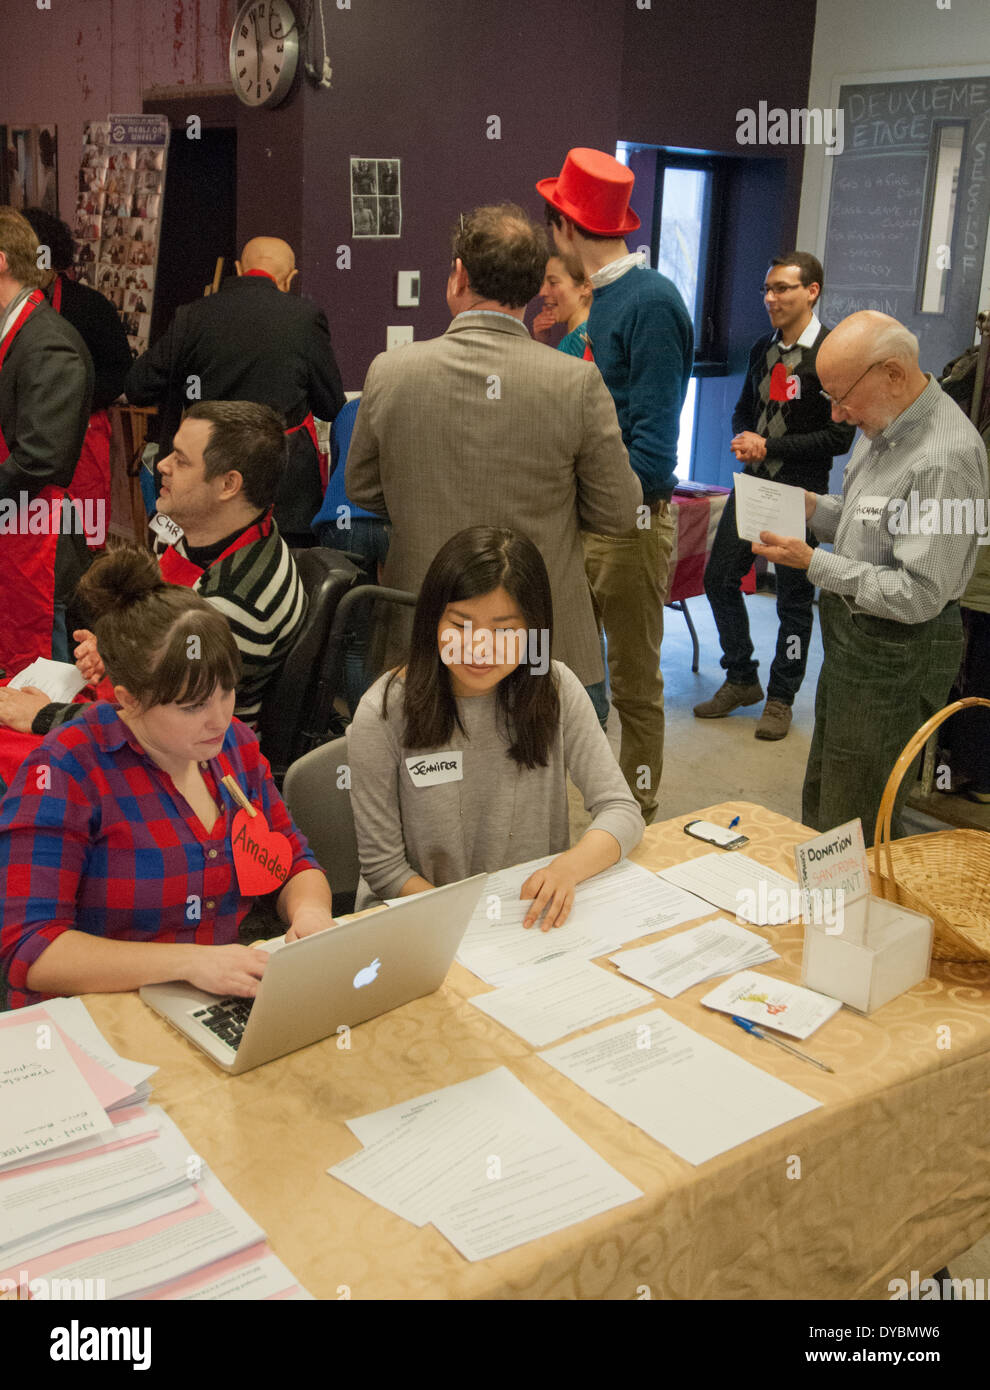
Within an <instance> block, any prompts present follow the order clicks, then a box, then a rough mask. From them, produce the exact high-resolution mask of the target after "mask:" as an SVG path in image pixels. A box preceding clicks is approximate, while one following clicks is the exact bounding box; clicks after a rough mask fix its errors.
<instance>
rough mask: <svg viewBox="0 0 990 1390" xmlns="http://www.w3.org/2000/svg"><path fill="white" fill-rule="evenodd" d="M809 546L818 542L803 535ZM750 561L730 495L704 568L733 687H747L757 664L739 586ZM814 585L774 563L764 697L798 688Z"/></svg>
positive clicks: (787, 696)
mask: <svg viewBox="0 0 990 1390" xmlns="http://www.w3.org/2000/svg"><path fill="white" fill-rule="evenodd" d="M807 540H808V544H809V545H812V546H814V545H817V544H818V542H817V540H816V539H815V538H814V537H813V536H812V535H811V533H810V532H808V533H807ZM752 563H753V547H752V546H751V545H750V543H749V541H743V540H740V539H739V536H738V534H737V532H736V499H735V496H734V494H732V493H730V494H729V496H728V498H727V499H726V503H725V508H724V510H723V512H722V515H721V517H720V518H719V523H718V530H717V531H716V532H715V544H714V545H713V546H712V553H711V555H710V556H709V557H708V565H707V567H706V569H705V594H706V596H707V598H708V602H709V603H710V604H711V606H712V613H713V614H714V616H715V624H716V626H717V627H718V636H719V641H720V642H721V644H722V651H723V653H724V655H723V656H722V667H723V669H724V670H725V672H726V673H727V677H728V679H729V680H730V681H731V682H732V684H733V685H752V684H754V682H755V681H756V679H757V674H756V673H757V671H758V670H759V662H758V661H754V660H753V643H752V641H751V639H750V635H749V616H748V614H747V612H746V600H745V599H744V598H743V595H742V590H741V589H740V587H739V586H740V584H741V583H742V580H743V577H744V576H745V574H746V573H747V571H748V570H749V567H750V565H751V564H752ZM814 599H815V586H814V585H813V584H812V583H810V582H809V580H808V576H807V575H806V574H805V572H804V570H797V569H791V568H789V567H788V566H786V565H778V566H777V616H778V617H779V618H780V628H779V630H778V632H777V653H776V655H775V657H774V659H773V664H772V665H771V667H770V679H769V681H768V682H767V698H768V699H770V700H781V701H783V703H784V704H785V705H792V704H793V703H794V696H795V695H796V694H797V693H798V691H799V690H800V689H801V682H802V681H803V680H804V671H805V667H806V666H807V664H808V647H809V644H810V642H811V630H812V627H813V626H814V607H813V605H814Z"/></svg>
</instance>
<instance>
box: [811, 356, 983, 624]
mask: <svg viewBox="0 0 990 1390" xmlns="http://www.w3.org/2000/svg"><path fill="white" fill-rule="evenodd" d="M987 492H988V486H987V454H986V448H985V446H984V444H983V441H982V439H981V438H980V436H979V434H978V432H977V430H976V429H975V427H974V426H973V425H972V424H970V422H969V420H968V419H967V418H966V416H965V415H964V414H963V412H962V411H961V410H960V409H959V407H958V406H957V405H956V403H955V402H954V401H953V400H951V399H950V398H949V397H948V396H947V395H946V394H945V392H944V391H943V390H942V389H941V387H940V386H939V384H938V382H937V381H935V379H934V378H933V377H931V376H929V378H928V385H927V386H926V387H925V389H924V390H923V391H922V393H921V395H920V396H919V397H918V399H917V400H916V401H913V402H912V403H911V405H909V406H908V407H907V409H906V410H904V411H902V412H901V414H900V415H898V417H897V419H896V420H892V421H891V423H890V424H889V425H888V426H887V428H886V429H885V430H883V431H881V433H880V434H878V435H877V436H876V438H875V439H872V440H869V439H866V438H865V437H864V436H861V437H860V438H859V440H858V441H857V443H856V447H855V448H854V450H853V454H852V457H851V459H850V460H849V463H848V464H847V465H846V470H845V474H844V476H843V480H842V496H841V497H837V496H830V497H822V498H821V499H820V500H819V502H818V505H817V507H816V508H815V510H814V512H813V513H812V516H811V521H810V523H809V524H810V526H811V529H812V530H813V531H814V532H815V535H816V536H818V538H819V539H820V540H823V541H830V540H834V542H835V550H834V552H833V553H831V554H830V553H828V552H827V551H824V550H821V549H817V550H815V552H814V554H813V555H812V557H811V563H810V564H809V566H808V578H809V579H810V580H811V582H812V584H817V585H819V587H820V588H822V589H828V590H830V591H831V592H832V593H834V594H842V595H844V596H845V598H846V601H847V603H849V605H850V607H851V608H852V610H853V611H854V612H860V613H870V614H872V615H873V616H874V617H877V618H889V619H893V620H894V621H895V622H899V623H923V622H927V621H928V620H929V619H930V618H934V617H936V616H937V615H938V614H939V613H941V611H942V609H943V608H944V607H945V606H946V604H947V603H950V602H951V601H952V600H953V599H956V598H958V597H959V596H960V594H961V593H962V592H963V590H964V589H965V587H966V585H967V583H968V582H969V577H970V575H971V574H972V572H973V568H974V566H975V564H976V555H977V548H976V547H977V534H976V530H975V527H976V526H977V525H979V522H980V520H981V519H982V522H983V525H984V526H985V525H986V515H987V512H986V508H987ZM912 494H913V497H912ZM929 498H933V499H935V501H936V502H937V520H933V518H932V513H933V512H935V510H936V509H935V508H933V507H930V506H929V507H927V508H926V506H925V502H926V500H927V499H929ZM897 499H901V500H902V501H903V503H904V507H903V508H900V507H898V505H897ZM891 503H893V504H894V505H893V506H891V505H890V504H891ZM945 503H948V504H949V505H948V506H945V505H944V504H945ZM966 516H968V518H969V519H970V524H969V525H968V526H967V525H960V522H959V519H960V517H966ZM903 532H906V534H903Z"/></svg>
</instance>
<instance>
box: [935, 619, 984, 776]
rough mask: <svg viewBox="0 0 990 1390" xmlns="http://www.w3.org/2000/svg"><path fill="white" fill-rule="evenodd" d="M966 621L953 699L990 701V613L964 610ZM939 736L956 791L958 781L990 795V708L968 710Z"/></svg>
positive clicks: (955, 718) (944, 726)
mask: <svg viewBox="0 0 990 1390" xmlns="http://www.w3.org/2000/svg"><path fill="white" fill-rule="evenodd" d="M962 619H963V627H964V628H965V630H966V655H965V657H964V659H963V664H962V669H961V670H960V672H959V678H958V680H957V682H956V684H957V687H958V688H957V689H956V690H954V691H953V698H954V699H956V698H958V699H964V698H965V697H966V696H969V695H982V696H983V697H984V699H987V700H990V613H981V612H979V611H978V610H977V609H975V608H964V609H963V610H962ZM939 734H940V739H941V742H942V743H943V745H944V746H945V747H946V748H947V749H948V750H949V761H950V763H951V766H952V787H953V790H955V788H956V783H957V782H959V783H962V782H968V783H969V784H970V785H971V786H972V788H973V790H974V791H978V792H990V709H964V710H963V711H962V712H961V713H960V714H954V715H953V716H952V718H951V719H949V720H948V721H947V722H946V723H945V724H943V725H942V728H941V729H940V731H939Z"/></svg>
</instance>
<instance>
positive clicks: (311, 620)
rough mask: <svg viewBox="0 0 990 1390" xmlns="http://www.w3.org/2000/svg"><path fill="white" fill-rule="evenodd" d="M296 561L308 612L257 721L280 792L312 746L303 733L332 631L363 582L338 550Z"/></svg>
mask: <svg viewBox="0 0 990 1390" xmlns="http://www.w3.org/2000/svg"><path fill="white" fill-rule="evenodd" d="M292 557H293V559H294V560H295V562H296V566H297V568H298V570H299V578H300V579H301V580H302V585H303V588H304V589H305V590H306V594H307V597H308V599H309V607H308V609H307V612H306V617H305V620H304V622H303V625H302V628H301V629H300V632H299V636H298V637H297V638H296V641H295V644H294V645H293V647H292V650H291V651H290V652H289V654H288V656H287V657H286V658H285V664H284V666H283V667H282V670H281V672H280V674H279V675H278V676H277V677H276V679H275V680H273V681H272V683H271V684H270V685H269V687H268V689H267V690H266V692H265V695H264V698H263V700H262V703H261V713H260V715H259V718H258V741H259V743H260V744H261V751H262V752H263V753H264V755H265V757H266V758H267V759H268V761H269V762H270V763H271V765H272V776H273V777H274V778H275V782H276V785H277V786H281V784H282V778H283V777H284V776H285V774H286V771H287V770H288V768H289V765H290V764H291V763H292V762H294V761H295V759H296V758H298V757H300V756H301V755H302V754H303V753H306V752H308V751H309V749H310V748H312V747H313V746H314V745H313V743H312V742H307V741H306V739H305V736H304V729H305V728H306V727H308V722H309V720H310V717H311V714H312V710H313V705H314V702H315V700H316V696H317V691H318V687H319V684H320V672H321V670H322V668H323V664H324V654H325V650H326V647H327V643H328V641H329V637H330V631H331V626H332V624H333V620H334V616H335V614H336V611H337V608H338V606H339V604H340V601H341V599H342V598H343V596H344V595H345V594H346V593H347V591H348V589H350V588H351V587H352V586H353V585H354V584H356V583H358V582H359V581H360V579H361V571H360V570H359V569H358V567H357V565H355V564H353V563H352V561H350V560H349V559H348V558H347V557H346V556H345V555H342V554H341V553H340V551H338V550H327V549H325V548H324V547H323V546H314V547H313V548H312V549H309V550H294V551H293V552H292ZM316 742H319V740H318V739H317V740H316Z"/></svg>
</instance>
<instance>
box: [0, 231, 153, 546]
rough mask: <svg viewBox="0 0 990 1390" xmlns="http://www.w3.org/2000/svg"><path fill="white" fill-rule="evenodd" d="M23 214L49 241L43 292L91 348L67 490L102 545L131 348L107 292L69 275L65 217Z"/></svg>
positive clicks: (93, 539) (91, 541)
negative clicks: (113, 441)
mask: <svg viewBox="0 0 990 1390" xmlns="http://www.w3.org/2000/svg"><path fill="white" fill-rule="evenodd" d="M24 217H25V218H26V219H27V221H28V222H30V224H31V226H32V227H33V228H34V232H35V235H36V236H37V238H38V242H39V245H40V246H42V247H47V248H48V250H49V253H50V257H51V260H50V264H51V268H52V271H53V272H54V278H53V279H52V281H51V283H50V284H49V285H47V286H46V288H45V297H46V298H47V300H48V302H49V304H51V306H52V308H53V309H54V310H55V312H56V313H57V314H61V315H62V316H63V318H65V319H67V320H68V322H69V323H71V324H72V327H73V328H74V329H75V330H76V332H77V333H78V334H79V336H80V337H81V338H82V340H83V342H84V343H85V344H86V346H87V348H88V349H89V355H90V357H92V359H93V370H94V372H95V373H96V376H95V381H94V384H93V405H92V412H93V413H92V414H91V415H90V417H89V426H88V428H87V430H86V438H85V439H84V440H83V446H82V452H81V453H80V455H79V462H78V464H77V465H76V471H75V473H74V474H73V476H72V481H71V483H70V484H69V487H68V493H69V496H70V497H71V498H72V499H73V501H75V502H78V503H79V504H80V510H81V515H82V517H83V520H84V522H85V526H84V530H85V533H86V543H87V545H88V546H89V547H90V549H91V550H98V549H102V547H103V545H104V544H105V542H106V535H107V528H108V527H109V524H110V417H109V415H108V414H107V410H108V408H109V407H110V406H111V405H112V404H113V402H114V401H115V400H116V399H117V397H118V396H120V395H121V394H122V393H123V390H124V379H125V377H126V376H127V372H128V368H129V367H130V365H131V350H130V348H129V347H128V345H127V335H126V333H125V332H124V326H123V324H122V323H121V321H120V315H119V314H118V313H117V310H116V309H115V308H114V306H113V305H112V304H111V303H110V301H109V299H107V298H106V296H105V295H102V294H99V293H98V292H97V291H96V290H93V289H90V287H89V286H88V285H83V284H80V283H79V282H78V281H76V280H71V279H69V278H68V276H67V275H66V273H65V272H66V271H67V270H68V269H69V267H70V266H71V265H72V254H73V248H72V233H71V231H70V230H69V227H68V226H67V225H66V223H65V222H62V221H60V220H59V218H57V217H54V216H53V215H52V214H51V213H50V212H46V211H45V210H44V208H27V209H26V210H25V212H24Z"/></svg>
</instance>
